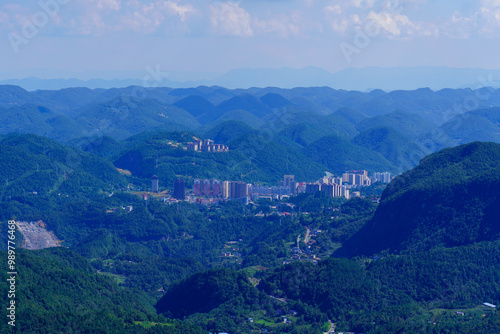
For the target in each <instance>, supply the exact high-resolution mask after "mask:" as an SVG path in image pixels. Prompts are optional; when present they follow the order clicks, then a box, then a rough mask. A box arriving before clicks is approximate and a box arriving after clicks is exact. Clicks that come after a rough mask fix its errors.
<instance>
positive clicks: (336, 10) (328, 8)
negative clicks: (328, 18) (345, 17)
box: [325, 5, 342, 15]
mask: <svg viewBox="0 0 500 334" xmlns="http://www.w3.org/2000/svg"><path fill="white" fill-rule="evenodd" d="M325 11H326V12H329V13H332V14H336V15H340V14H342V8H340V6H339V5H329V6H326V7H325Z"/></svg>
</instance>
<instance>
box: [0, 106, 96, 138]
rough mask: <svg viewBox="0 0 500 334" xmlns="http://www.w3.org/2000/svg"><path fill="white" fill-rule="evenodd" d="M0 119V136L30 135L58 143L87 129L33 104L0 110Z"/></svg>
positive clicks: (59, 114)
mask: <svg viewBox="0 0 500 334" xmlns="http://www.w3.org/2000/svg"><path fill="white" fill-rule="evenodd" d="M0 119H1V122H0V134H8V133H11V132H18V133H32V134H36V135H39V136H44V137H49V138H52V139H55V140H57V141H60V142H65V141H68V140H69V139H72V138H75V137H79V136H81V135H82V134H83V133H84V131H85V130H86V129H87V127H86V125H85V124H79V123H78V122H76V121H75V120H73V119H71V118H69V117H68V116H66V115H64V114H61V113H59V112H54V111H52V110H50V109H48V108H46V107H44V106H41V105H34V104H23V105H21V106H17V107H13V108H2V109H0Z"/></svg>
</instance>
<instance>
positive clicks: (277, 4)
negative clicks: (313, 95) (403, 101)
mask: <svg viewBox="0 0 500 334" xmlns="http://www.w3.org/2000/svg"><path fill="white" fill-rule="evenodd" d="M499 42H500V0H478V1H463V0H433V1H426V0H399V1H397V0H392V1H390V0H343V1H340V0H239V1H213V0H166V1H165V0H24V1H22V2H20V1H13V0H3V1H2V2H1V3H0V51H1V52H0V78H1V79H12V78H22V77H27V76H38V77H44V78H64V77H79V78H83V79H89V78H91V77H93V78H108V79H111V77H113V78H119V77H120V76H127V75H128V76H131V75H133V74H132V73H137V71H143V72H144V71H146V69H148V68H149V69H156V70H161V71H184V72H193V73H194V74H193V75H194V76H199V75H201V74H200V73H205V74H203V75H206V76H207V77H209V76H211V75H213V73H224V72H227V71H229V70H232V69H237V68H281V67H291V68H304V67H308V66H316V67H320V68H323V69H325V70H327V71H330V72H332V73H333V72H336V71H339V70H342V69H345V68H350V67H356V68H362V67H367V66H382V67H393V66H450V67H459V68H469V67H471V68H486V69H499V68H500V52H499V51H500V43H499ZM127 71H129V72H127ZM134 71H135V72H134ZM134 75H135V74H134Z"/></svg>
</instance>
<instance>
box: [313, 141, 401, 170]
mask: <svg viewBox="0 0 500 334" xmlns="http://www.w3.org/2000/svg"><path fill="white" fill-rule="evenodd" d="M303 152H304V154H305V155H306V156H308V157H309V158H311V159H312V160H314V161H316V162H318V163H321V164H324V165H325V166H326V167H327V168H328V170H329V171H330V172H332V173H343V172H345V171H346V170H351V169H366V170H368V171H370V172H375V171H394V169H395V168H394V166H393V165H392V164H391V163H390V162H389V161H388V160H387V159H385V158H384V157H383V156H382V155H381V154H379V153H377V152H374V151H371V150H369V149H366V148H364V147H361V146H358V145H355V144H353V143H351V142H350V141H349V140H347V139H345V138H341V137H337V136H327V137H323V138H321V139H319V140H317V141H315V142H314V143H312V144H310V145H308V146H306V147H305V148H304V151H303Z"/></svg>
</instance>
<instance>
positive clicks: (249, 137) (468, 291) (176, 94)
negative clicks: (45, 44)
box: [0, 85, 500, 334]
mask: <svg viewBox="0 0 500 334" xmlns="http://www.w3.org/2000/svg"><path fill="white" fill-rule="evenodd" d="M195 139H212V140H214V141H215V143H217V144H224V145H227V147H229V151H228V152H208V151H207V152H204V151H201V152H200V151H198V152H195V151H194V150H190V149H189V148H188V147H189V145H188V143H189V142H191V141H193V140H195ZM480 141H488V142H487V143H485V142H480ZM499 166H500V89H495V88H491V87H485V88H480V89H470V88H465V89H449V88H447V89H442V90H436V91H433V90H431V89H429V88H419V89H416V90H396V91H392V92H384V91H382V90H372V91H370V92H368V93H363V92H360V91H348V90H335V89H332V88H328V87H311V88H293V89H286V88H273V87H268V88H249V89H229V88H225V87H221V86H198V87H188V88H168V87H160V88H149V89H145V88H143V87H140V86H129V87H125V88H111V89H89V88H67V89H61V90H36V91H33V92H29V91H27V90H25V89H23V88H21V87H18V86H12V85H4V86H0V170H1V171H2V173H3V174H2V182H0V219H1V220H2V222H4V221H7V220H10V219H15V220H16V221H24V222H26V224H28V222H31V223H30V224H32V226H35V225H36V227H37V228H39V229H46V231H47V230H48V231H50V233H53V235H54V238H55V240H58V241H55V242H56V243H59V244H62V245H63V246H65V247H58V248H53V249H45V250H41V251H26V250H20V251H19V252H17V250H16V256H19V258H20V260H19V261H18V266H19V276H18V277H19V285H18V286H16V289H18V292H16V293H17V294H18V296H19V297H18V301H19V304H18V305H19V307H18V308H17V312H18V315H19V317H20V318H21V319H23V321H22V322H20V323H19V328H20V329H21V332H23V333H31V332H33V333H47V334H49V333H54V332H65V331H67V329H68V328H69V329H71V330H72V331H74V332H76V331H81V332H89V333H90V332H102V333H115V332H117V330H118V331H119V332H121V333H143V334H159V333H165V334H166V333H169V334H177V333H179V334H180V333H208V332H211V333H221V332H222V333H234V334H236V333H241V334H247V333H251V332H254V331H259V332H268V333H304V334H321V333H324V332H325V331H328V330H329V329H330V328H332V324H333V323H335V328H336V329H337V330H338V331H355V332H360V333H368V334H382V333H384V334H385V333H422V332H425V333H436V334H438V333H487V332H493V333H495V332H498V330H499V328H500V314H499V313H498V312H497V311H493V310H488V309H487V306H484V305H483V303H484V302H485V301H487V302H489V303H494V304H499V303H500V293H499V291H500V281H499V280H498V279H496V278H498V277H500V265H499V264H500V261H499V259H500V228H499V222H500V216H499V212H500V211H499V210H498V209H497V208H498V207H499V205H500V202H499V192H498V189H499V187H500V169H499ZM352 169H356V170H360V169H364V170H367V171H369V173H370V175H372V173H373V172H385V171H389V172H391V173H392V174H397V173H401V174H400V175H397V176H396V177H395V179H393V180H392V181H391V183H389V184H388V185H385V184H381V182H374V184H372V185H371V186H369V187H361V188H351V189H352V190H353V191H359V192H360V195H362V196H365V198H360V197H356V198H352V199H350V200H347V199H345V198H343V197H342V198H341V197H331V196H327V194H326V193H325V192H321V191H317V192H315V193H301V194H298V195H294V196H291V197H289V198H287V197H286V196H285V197H281V198H280V199H279V201H276V200H271V199H268V198H259V199H255V198H254V200H253V201H252V202H250V203H249V204H248V205H245V204H243V203H242V202H240V201H239V200H227V201H226V200H223V199H221V198H218V197H217V198H215V197H214V198H211V197H210V195H206V196H199V197H197V198H196V200H193V201H191V202H192V203H191V202H188V201H183V200H179V201H177V200H175V199H174V198H173V196H171V194H172V191H171V188H172V185H173V184H174V180H176V179H178V178H182V179H183V180H184V181H185V186H186V189H189V188H191V187H192V186H193V185H194V184H195V179H203V180H208V179H216V180H234V181H244V183H256V184H257V185H265V186H267V185H276V184H277V183H278V181H281V180H283V175H290V174H292V175H294V176H295V180H297V181H307V182H314V181H316V180H318V179H319V178H322V177H323V176H324V175H325V172H331V173H333V174H335V175H337V176H338V175H341V174H342V173H343V172H345V171H347V170H352ZM152 175H156V176H157V177H158V179H159V180H160V182H161V183H160V189H159V192H154V191H153V192H152V191H151V189H152V187H151V177H152ZM318 187H319V185H318ZM188 192H189V190H188ZM382 192H383V193H382ZM380 196H381V197H380ZM191 198H193V197H191ZM379 200H380V202H379ZM7 229H8V227H7V224H0V230H1V231H2V232H3V233H0V239H1V240H2V244H3V245H7V240H6V238H7V237H8V236H9V234H8V233H7ZM304 235H305V237H304ZM22 238H24V235H23V236H22V237H21V235H20V233H18V239H22ZM19 243H21V242H19ZM5 256H7V253H5ZM339 257H343V258H339ZM4 276H5V272H4ZM2 286H3V289H4V290H5V291H4V293H1V294H0V296H2V297H1V298H3V299H2V301H3V303H7V291H6V289H7V286H6V285H2ZM91 287H93V288H91ZM131 301H132V303H131ZM16 302H17V301H16ZM98 304H102V305H101V306H98ZM96 305H97V306H96ZM461 314H463V316H462V315H461ZM41 328H43V330H40V329H41Z"/></svg>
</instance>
